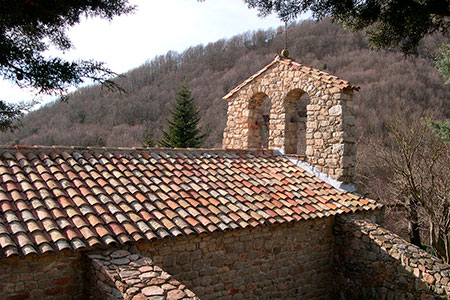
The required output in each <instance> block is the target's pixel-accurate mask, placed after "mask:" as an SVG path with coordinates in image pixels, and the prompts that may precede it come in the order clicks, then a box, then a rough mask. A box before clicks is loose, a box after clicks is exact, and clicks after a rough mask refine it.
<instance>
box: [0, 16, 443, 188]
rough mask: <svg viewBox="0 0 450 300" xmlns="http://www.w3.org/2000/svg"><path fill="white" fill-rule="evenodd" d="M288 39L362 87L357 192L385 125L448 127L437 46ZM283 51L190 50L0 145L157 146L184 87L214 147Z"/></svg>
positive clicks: (295, 33) (27, 121)
mask: <svg viewBox="0 0 450 300" xmlns="http://www.w3.org/2000/svg"><path fill="white" fill-rule="evenodd" d="M288 37H289V39H288V44H289V45H288V46H289V47H288V48H289V51H290V56H291V57H293V58H294V59H295V60H297V61H299V62H302V63H305V64H307V65H309V66H312V67H316V68H319V69H323V70H325V71H327V72H330V73H332V74H334V75H337V76H339V77H341V78H343V79H345V80H349V81H350V82H351V83H352V84H355V85H358V86H360V87H361V90H360V92H358V93H356V94H355V96H354V106H355V114H356V120H357V124H356V125H357V126H356V128H357V132H356V134H357V139H358V163H359V165H358V171H357V173H359V174H362V175H363V176H361V178H365V179H363V181H364V182H363V184H362V185H361V187H362V186H364V187H365V188H364V189H363V190H362V191H363V192H369V193H373V190H371V188H370V186H371V185H372V186H375V185H378V186H379V184H375V183H372V182H377V181H372V180H371V179H370V178H375V177H377V176H378V175H377V174H372V173H371V171H370V168H369V166H370V164H371V159H372V157H373V148H372V146H371V143H373V142H376V143H379V144H383V141H384V138H385V134H386V124H387V123H389V121H390V120H391V119H392V118H399V119H402V120H404V121H405V123H406V124H407V123H408V122H412V121H415V120H417V119H418V118H419V117H420V116H423V115H431V116H433V117H434V118H436V119H443V118H449V117H450V105H449V104H448V98H449V97H448V95H449V94H450V93H449V90H450V87H449V86H444V84H443V83H444V80H443V78H441V77H440V75H439V74H438V72H437V71H436V68H435V67H434V64H433V61H432V59H431V58H430V53H429V50H428V49H435V48H436V45H438V44H440V43H441V42H442V41H443V38H442V37H440V38H437V37H433V38H427V39H426V40H425V41H424V43H423V45H422V46H421V48H420V49H419V53H418V55H417V56H416V57H410V58H405V57H403V56H402V54H400V53H398V52H387V51H371V50H369V49H368V47H367V43H366V40H365V39H364V37H363V35H362V34H355V33H351V32H348V31H344V30H343V28H342V27H341V26H339V25H338V24H336V23H332V22H331V21H329V20H324V21H321V22H312V21H305V22H302V23H300V24H293V25H291V26H290V28H289V30H288ZM282 48H283V37H282V36H281V35H280V34H279V33H277V31H276V30H268V31H257V32H248V33H245V34H241V35H238V36H235V37H233V38H231V39H229V40H219V41H217V42H215V43H210V44H208V45H206V46H202V45H198V46H193V47H191V48H189V49H187V50H185V51H184V52H183V53H181V54H178V53H175V52H169V53H167V54H166V55H162V56H159V57H155V58H153V59H151V60H149V61H148V62H147V63H145V64H144V65H142V66H141V67H139V68H136V69H134V70H131V71H129V72H128V73H126V74H124V75H125V76H124V77H123V78H118V79H117V81H118V82H119V84H120V85H121V86H122V87H123V88H124V89H125V90H126V93H123V94H119V93H111V92H109V91H107V90H103V89H102V88H101V87H99V86H93V87H88V88H83V89H80V90H78V91H76V92H75V93H73V94H72V95H71V97H70V99H69V101H68V102H66V103H61V102H56V103H52V104H48V105H46V106H44V107H42V108H41V109H39V110H37V111H34V112H32V113H29V114H28V115H27V116H26V117H25V118H24V119H23V127H22V128H21V129H20V130H17V131H16V132H14V133H4V134H0V144H25V145H55V144H56V145H81V146H88V145H91V146H141V143H142V140H143V135H144V132H145V131H146V129H147V128H149V129H151V131H152V132H153V135H154V136H155V139H158V138H159V137H161V132H162V130H163V129H165V126H166V119H167V118H168V117H169V110H170V108H171V107H172V104H173V102H174V99H175V93H176V91H177V89H178V88H179V87H180V86H181V85H182V84H183V83H187V84H188V86H189V87H190V89H191V91H192V94H193V96H194V97H195V99H196V102H197V105H198V107H199V109H200V110H201V118H202V119H201V125H202V126H203V127H204V128H205V129H206V130H207V131H208V133H209V136H208V138H207V140H206V142H205V144H204V146H205V147H220V146H221V139H222V131H223V128H224V126H225V119H226V107H227V106H226V101H224V100H222V99H221V98H222V97H223V96H224V95H225V94H226V93H227V92H228V91H229V90H231V89H232V88H233V87H234V86H236V85H237V84H239V83H240V82H241V81H243V80H244V79H246V78H247V77H249V76H250V75H252V74H253V73H254V72H256V71H257V70H259V69H260V68H262V67H263V66H264V65H266V64H267V63H268V62H270V61H271V60H272V59H273V58H274V56H275V54H276V53H278V52H279V51H280V49H282ZM380 176H382V175H380ZM367 178H369V179H367ZM367 187H369V188H367ZM373 196H376V195H373Z"/></svg>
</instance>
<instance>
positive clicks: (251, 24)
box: [0, 0, 282, 102]
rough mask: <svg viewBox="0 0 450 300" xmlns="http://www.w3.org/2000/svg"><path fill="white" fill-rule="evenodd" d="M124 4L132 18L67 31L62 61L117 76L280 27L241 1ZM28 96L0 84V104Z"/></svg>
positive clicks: (154, 0)
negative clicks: (93, 64) (68, 45)
mask: <svg viewBox="0 0 450 300" xmlns="http://www.w3.org/2000/svg"><path fill="white" fill-rule="evenodd" d="M130 2H131V3H132V4H135V5H137V9H136V12H135V13H134V14H131V15H126V16H120V17H116V18H114V19H113V20H112V21H111V22H108V21H105V20H103V19H99V18H96V19H88V20H84V21H83V22H81V24H79V25H77V26H75V27H73V28H71V29H70V31H69V37H70V39H71V40H72V42H73V44H74V46H75V49H74V50H71V51H70V52H66V53H64V54H62V56H64V57H65V58H67V59H70V60H72V59H94V60H97V61H102V62H105V63H106V65H107V66H108V67H109V68H110V69H112V70H113V71H115V72H117V73H123V72H126V71H128V70H130V69H132V68H135V67H138V66H140V65H142V64H143V63H144V62H145V61H147V60H149V59H151V58H153V57H155V56H156V55H161V54H165V53H166V52H167V51H169V50H175V51H177V52H182V51H183V50H185V49H186V48H188V47H190V46H194V45H198V44H207V43H209V42H214V41H216V40H219V39H221V38H229V37H232V36H233V35H236V34H239V33H243V32H246V31H249V30H257V29H267V28H270V27H273V28H277V27H278V26H281V25H282V23H281V21H280V20H278V19H277V18H276V16H269V17H266V18H259V17H258V16H257V11H256V10H250V9H249V8H248V7H247V5H246V4H245V3H244V2H243V1H242V0H206V1H204V2H198V1H197V0H163V1H161V0H159V1H158V0H130ZM51 54H53V52H52V53H51ZM54 55H56V52H55V54H54ZM33 97H34V93H33V92H32V91H30V90H23V89H20V88H18V87H16V86H14V85H13V84H11V83H9V82H7V81H3V80H0V99H3V100H7V101H11V102H12V101H14V102H16V101H20V100H31V99H32V98H33ZM43 99H44V101H48V100H51V99H52V97H44V98H43Z"/></svg>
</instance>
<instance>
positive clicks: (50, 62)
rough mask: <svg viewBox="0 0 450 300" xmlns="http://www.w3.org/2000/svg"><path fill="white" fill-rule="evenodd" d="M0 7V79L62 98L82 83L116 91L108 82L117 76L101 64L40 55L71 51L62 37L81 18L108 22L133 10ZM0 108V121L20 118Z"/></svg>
mask: <svg viewBox="0 0 450 300" xmlns="http://www.w3.org/2000/svg"><path fill="white" fill-rule="evenodd" d="M0 3H1V10H0V76H1V77H3V78H4V79H7V80H10V81H12V82H14V83H15V84H17V85H18V86H20V87H31V88H34V89H36V90H37V92H38V93H45V94H58V95H64V93H65V92H66V90H67V88H68V87H70V86H76V85H79V84H80V83H82V82H83V81H84V80H86V79H91V80H94V81H96V82H100V83H102V84H103V85H104V86H106V87H107V88H112V89H120V88H119V87H118V86H117V85H116V84H115V83H114V82H112V81H111V80H109V78H110V77H112V76H115V75H117V74H115V73H114V72H112V71H111V70H109V69H108V68H107V67H105V66H104V64H103V63H101V62H96V61H90V60H87V61H83V60H81V61H66V60H64V59H62V58H58V57H48V56H47V55H45V53H44V52H45V51H46V50H48V49H49V47H50V46H54V47H55V48H56V49H59V50H63V51H65V50H68V49H70V48H72V43H71V41H70V40H69V39H68V37H67V36H66V33H65V32H66V30H67V29H68V28H69V27H71V26H73V25H75V24H77V23H79V21H80V18H81V17H83V16H100V17H102V18H106V19H112V18H113V17H114V16H117V15H121V14H124V13H129V12H130V11H132V9H133V7H131V6H129V5H128V0H96V1H92V0H79V1H68V0H43V1H26V0H2V1H0ZM4 100H7V99H4ZM2 106H3V109H2V110H1V111H0V118H1V119H8V120H13V119H17V118H19V117H20V116H21V114H22V111H21V110H17V107H16V106H14V105H11V104H8V103H6V102H3V101H2ZM5 112H6V114H5ZM13 112H15V114H13V115H11V114H12V113H13ZM11 117H12V119H11ZM3 125H8V126H6V127H5V126H2V127H0V129H1V130H5V129H7V128H12V127H14V125H13V123H3Z"/></svg>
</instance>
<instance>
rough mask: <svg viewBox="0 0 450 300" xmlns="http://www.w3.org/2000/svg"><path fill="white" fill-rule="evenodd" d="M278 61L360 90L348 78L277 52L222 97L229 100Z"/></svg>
mask: <svg viewBox="0 0 450 300" xmlns="http://www.w3.org/2000/svg"><path fill="white" fill-rule="evenodd" d="M277 62H279V63H281V64H284V65H287V66H292V67H294V68H295V69H297V70H299V71H302V72H304V73H309V74H310V75H312V76H314V77H317V78H316V79H317V80H319V81H322V82H324V83H327V84H334V85H335V86H338V87H339V88H341V89H342V90H344V89H352V90H356V91H358V90H359V86H356V85H352V84H351V83H350V82H349V81H347V80H344V79H341V78H339V77H337V76H335V75H332V74H330V73H328V72H325V71H322V70H320V69H317V68H313V67H308V66H306V65H304V64H302V63H300V62H297V61H295V60H294V59H293V58H286V57H281V56H280V55H278V54H277V55H276V56H275V58H274V60H272V61H271V62H270V63H269V64H267V65H266V66H264V67H263V68H262V69H260V70H259V71H257V72H256V73H254V74H253V75H251V76H250V77H248V78H247V79H246V80H244V81H243V82H242V83H241V84H239V85H238V86H236V87H235V88H234V89H232V90H231V91H230V92H228V94H226V95H225V96H223V97H222V99H223V100H228V99H229V98H231V97H232V96H233V95H234V94H236V93H237V92H238V91H240V90H241V89H242V88H243V87H245V86H246V85H248V84H249V83H250V82H252V81H253V80H255V79H256V78H257V77H259V76H261V75H262V74H264V73H265V72H266V71H267V70H269V69H270V68H271V67H272V66H273V65H274V64H276V63H277Z"/></svg>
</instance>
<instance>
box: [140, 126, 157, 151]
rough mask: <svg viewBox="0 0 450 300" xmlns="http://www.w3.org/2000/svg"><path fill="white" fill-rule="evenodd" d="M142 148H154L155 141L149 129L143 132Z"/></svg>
mask: <svg viewBox="0 0 450 300" xmlns="http://www.w3.org/2000/svg"><path fill="white" fill-rule="evenodd" d="M142 147H146V148H152V147H155V141H154V140H153V133H152V132H151V130H150V129H147V130H146V131H145V135H144V141H143V142H142Z"/></svg>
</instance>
